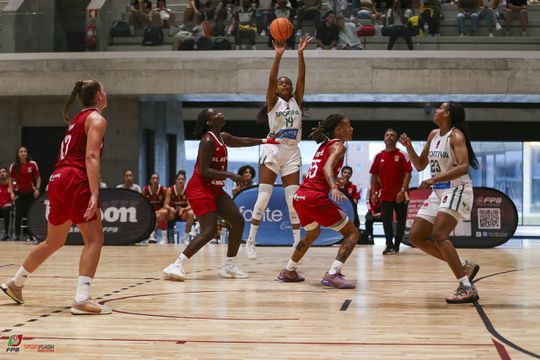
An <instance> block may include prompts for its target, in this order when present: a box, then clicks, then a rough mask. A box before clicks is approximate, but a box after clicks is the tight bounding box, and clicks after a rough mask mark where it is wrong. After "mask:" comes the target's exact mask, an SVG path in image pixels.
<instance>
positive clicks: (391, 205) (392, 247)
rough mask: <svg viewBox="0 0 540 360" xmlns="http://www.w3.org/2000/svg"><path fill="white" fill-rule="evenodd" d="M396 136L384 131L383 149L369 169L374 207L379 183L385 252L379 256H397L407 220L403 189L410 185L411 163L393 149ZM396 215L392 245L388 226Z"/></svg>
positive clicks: (405, 198)
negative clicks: (395, 230) (384, 146)
mask: <svg viewBox="0 0 540 360" xmlns="http://www.w3.org/2000/svg"><path fill="white" fill-rule="evenodd" d="M397 141H398V133H397V131H396V130H394V129H388V130H386V132H385V134H384V144H385V145H386V148H385V149H384V150H383V151H381V152H380V153H378V154H377V155H376V156H375V160H374V161H373V165H372V166H371V170H370V173H371V194H370V200H371V202H372V203H373V204H376V203H377V201H378V200H377V192H376V190H377V185H378V183H379V182H380V183H381V195H380V198H381V201H382V204H381V209H382V214H383V215H382V216H383V226H384V235H385V237H386V249H385V250H384V251H383V255H390V254H395V253H398V252H399V245H400V244H401V239H402V238H403V232H404V231H405V220H406V217H407V202H408V201H407V189H408V188H409V182H410V181H411V171H412V166H411V161H410V160H409V158H408V157H407V156H405V155H404V154H403V153H402V152H401V151H400V150H399V149H397V148H396V144H397ZM394 211H395V212H396V220H397V232H396V234H395V238H396V241H395V243H393V238H394V229H393V227H392V222H393V218H394Z"/></svg>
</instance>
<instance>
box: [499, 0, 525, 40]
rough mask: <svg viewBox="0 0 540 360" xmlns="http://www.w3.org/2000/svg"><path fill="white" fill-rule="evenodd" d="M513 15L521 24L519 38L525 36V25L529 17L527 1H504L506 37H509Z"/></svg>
mask: <svg viewBox="0 0 540 360" xmlns="http://www.w3.org/2000/svg"><path fill="white" fill-rule="evenodd" d="M514 15H517V16H519V21H520V22H521V36H527V25H528V22H529V17H528V15H527V0H506V14H505V15H504V19H505V20H506V36H510V26H511V25H512V20H513V17H514Z"/></svg>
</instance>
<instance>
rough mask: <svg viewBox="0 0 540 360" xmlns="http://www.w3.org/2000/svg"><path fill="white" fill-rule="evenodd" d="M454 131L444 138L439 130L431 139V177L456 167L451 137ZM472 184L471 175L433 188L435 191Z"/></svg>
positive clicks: (438, 184)
mask: <svg viewBox="0 0 540 360" xmlns="http://www.w3.org/2000/svg"><path fill="white" fill-rule="evenodd" d="M452 131H454V128H452V129H451V130H450V131H449V132H448V133H447V134H445V135H444V136H441V130H440V129H439V130H437V133H436V134H435V136H434V137H433V139H431V144H430V145H429V155H428V158H429V166H430V167H431V177H434V176H437V175H438V174H440V173H444V172H447V171H449V170H450V169H452V168H453V167H455V166H456V160H455V157H454V150H453V149H452V146H451V145H450V135H451V134H452ZM470 182H471V178H470V177H469V175H463V176H460V177H459V178H457V179H454V180H450V181H445V182H443V183H437V184H435V185H434V186H433V189H435V190H440V189H449V188H453V187H456V186H459V185H463V184H467V183H470Z"/></svg>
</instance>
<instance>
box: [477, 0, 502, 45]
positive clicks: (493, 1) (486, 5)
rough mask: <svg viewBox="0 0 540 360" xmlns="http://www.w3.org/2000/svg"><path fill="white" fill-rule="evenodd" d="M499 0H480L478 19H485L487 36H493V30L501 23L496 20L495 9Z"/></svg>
mask: <svg viewBox="0 0 540 360" xmlns="http://www.w3.org/2000/svg"><path fill="white" fill-rule="evenodd" d="M498 8H499V0H482V5H481V7H480V13H479V14H478V20H482V19H486V22H487V26H488V33H489V37H494V36H495V35H493V30H494V29H497V30H498V29H499V28H500V27H501V25H499V23H498V22H497V9H498Z"/></svg>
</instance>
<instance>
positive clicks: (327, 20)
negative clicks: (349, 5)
mask: <svg viewBox="0 0 540 360" xmlns="http://www.w3.org/2000/svg"><path fill="white" fill-rule="evenodd" d="M323 19H324V23H323V24H322V25H321V26H319V28H318V29H317V37H316V39H317V49H323V50H332V49H334V48H335V47H336V45H337V43H338V40H339V28H338V27H337V25H336V13H335V12H334V11H329V12H327V13H326V14H325V15H324V18H323Z"/></svg>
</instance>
